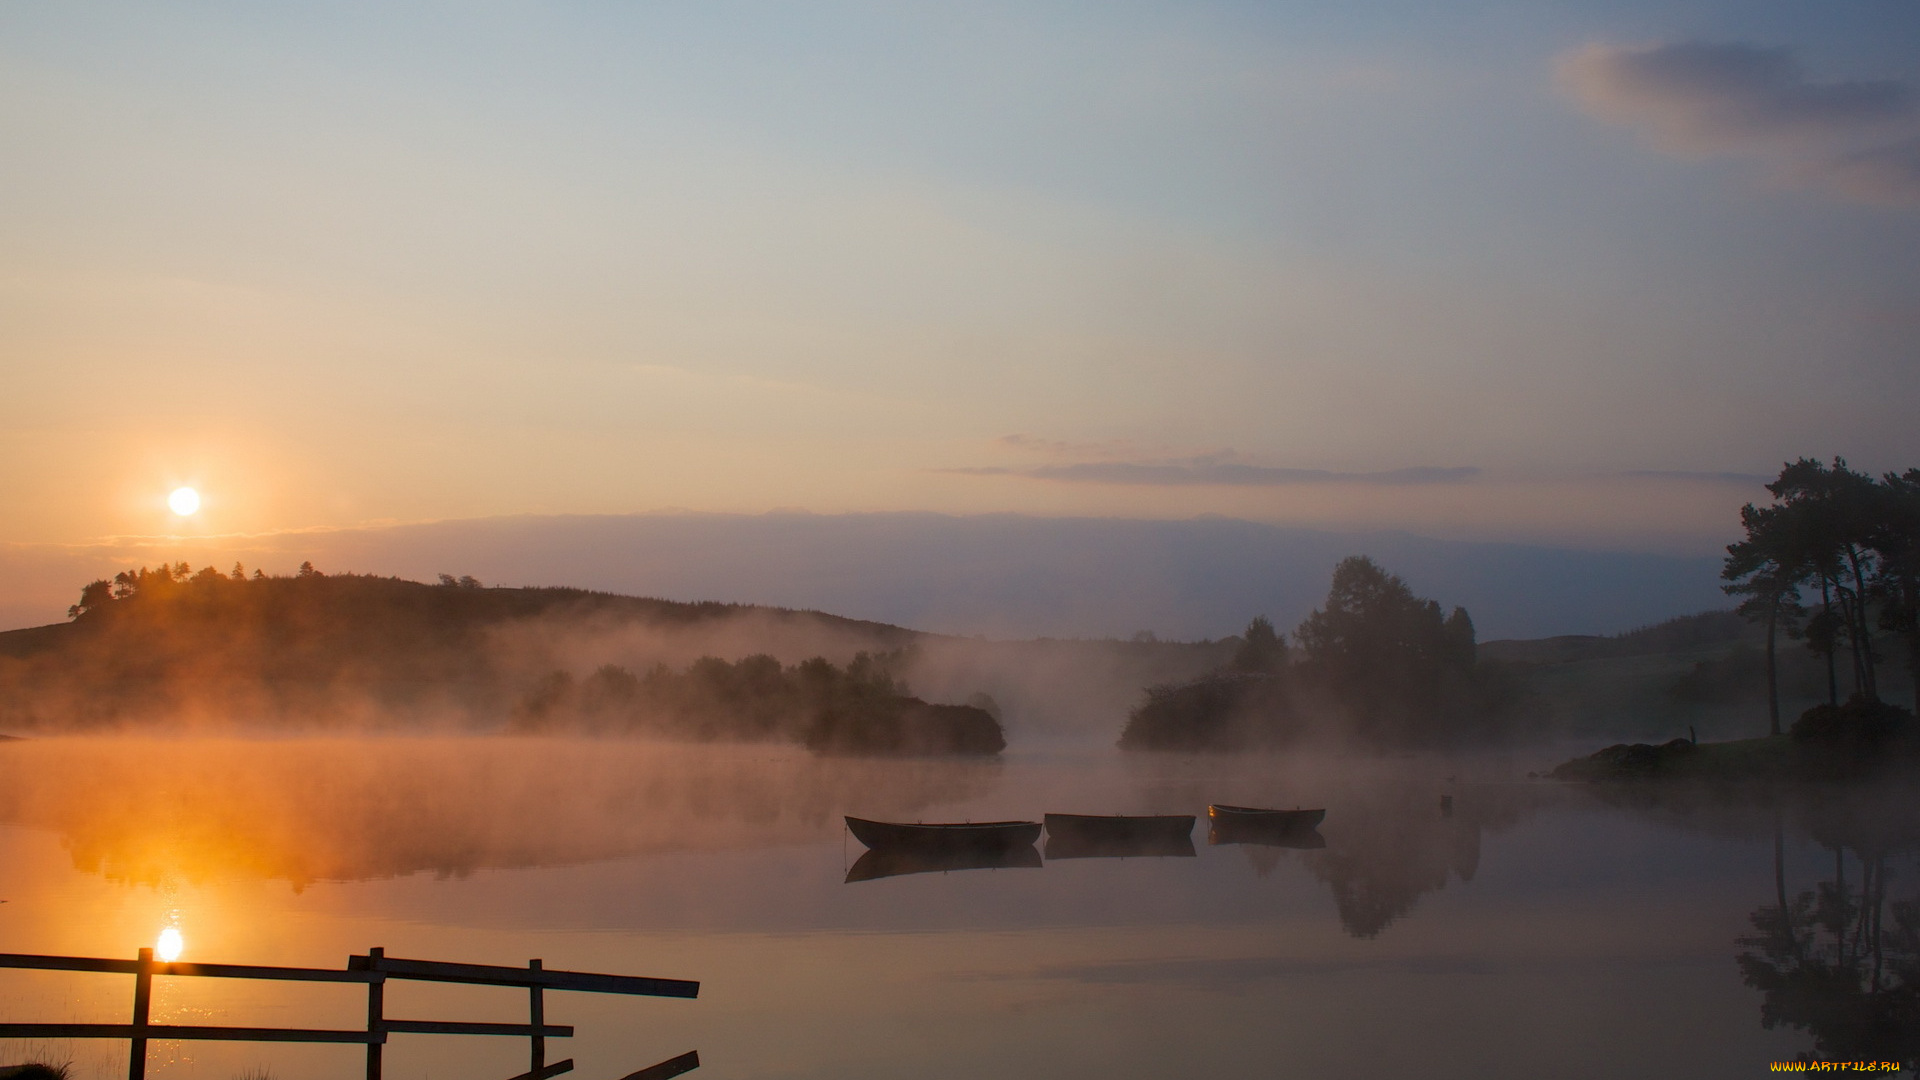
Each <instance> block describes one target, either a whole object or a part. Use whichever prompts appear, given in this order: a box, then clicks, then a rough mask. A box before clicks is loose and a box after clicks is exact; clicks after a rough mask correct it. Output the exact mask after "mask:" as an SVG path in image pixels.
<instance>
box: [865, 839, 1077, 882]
mask: <svg viewBox="0 0 1920 1080" xmlns="http://www.w3.org/2000/svg"><path fill="white" fill-rule="evenodd" d="M1043 865H1044V864H1043V863H1042V862H1041V860H1040V852H1039V851H1037V850H1036V849H1035V848H1034V846H1033V845H1032V844H1026V845H1022V846H1011V847H974V848H968V847H951V846H933V847H917V846H912V845H904V844H903V845H889V846H887V847H879V848H872V849H870V850H868V851H867V852H866V853H865V854H863V855H861V856H860V857H859V858H858V859H856V860H854V863H853V866H852V868H851V869H849V870H848V871H847V884H849V885H851V884H853V883H854V882H856V881H873V880H876V879H878V878H889V877H899V876H901V875H903V874H932V873H942V874H944V873H946V872H948V871H950V870H1005V869H1028V870H1038V869H1040V868H1041V866H1043Z"/></svg>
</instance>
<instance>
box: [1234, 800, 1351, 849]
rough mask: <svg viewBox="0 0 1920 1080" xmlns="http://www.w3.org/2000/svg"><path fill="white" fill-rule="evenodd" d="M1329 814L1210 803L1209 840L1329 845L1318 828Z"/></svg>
mask: <svg viewBox="0 0 1920 1080" xmlns="http://www.w3.org/2000/svg"><path fill="white" fill-rule="evenodd" d="M1326 816H1327V812H1326V810H1325V809H1315V810H1268V809H1263V808H1261V807H1256V806H1229V805H1227V804H1225V803H1215V804H1213V805H1212V806H1209V807H1207V843H1209V844H1270V845H1274V846H1276V847H1325V846H1326V841H1325V840H1324V839H1322V838H1321V836H1320V834H1319V833H1317V832H1315V831H1314V830H1315V829H1316V828H1317V827H1318V826H1319V824H1320V822H1322V821H1323V820H1325V819H1326ZM1316 841H1317V842H1316Z"/></svg>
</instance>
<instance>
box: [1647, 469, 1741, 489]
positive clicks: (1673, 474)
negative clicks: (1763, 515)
mask: <svg viewBox="0 0 1920 1080" xmlns="http://www.w3.org/2000/svg"><path fill="white" fill-rule="evenodd" d="M1620 475H1621V476H1625V477H1631V478H1633V479H1636V480H1640V479H1646V480H1679V481H1687V482H1692V483H1699V484H1737V485H1741V486H1745V487H1751V486H1754V485H1761V484H1767V483H1769V482H1771V481H1772V480H1773V477H1771V476H1762V475H1760V474H1759V473H1743V472H1697V471H1694V470H1690V469H1629V470H1627V471H1626V472H1623V473H1621V474H1620Z"/></svg>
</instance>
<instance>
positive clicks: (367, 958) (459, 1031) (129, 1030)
mask: <svg viewBox="0 0 1920 1080" xmlns="http://www.w3.org/2000/svg"><path fill="white" fill-rule="evenodd" d="M0 968H16V969H25V970H36V971H84V972H95V973H100V974H108V975H131V976H133V979H134V984H133V1022H132V1023H127V1024H12V1023H0V1038H8V1039H126V1040H128V1042H129V1047H128V1053H127V1076H128V1080H145V1077H146V1073H147V1042H148V1041H149V1040H152V1039H168V1040H173V1039H179V1040H213V1041H224V1042H289V1043H360V1044H364V1045H365V1046H366V1048H367V1080H380V1068H381V1050H382V1049H383V1048H384V1046H385V1044H386V1041H387V1036H388V1035H394V1034H406V1035H502V1036H512V1037H517V1038H524V1039H526V1040H528V1070H527V1071H526V1072H524V1073H521V1074H520V1075H518V1076H515V1077H512V1078H510V1080H547V1078H548V1077H554V1076H559V1075H561V1074H562V1073H567V1072H571V1071H572V1070H573V1060H572V1059H571V1058H569V1059H567V1060H565V1061H557V1062H554V1063H552V1064H548V1063H547V1060H546V1053H547V1045H546V1043H547V1040H548V1039H565V1038H570V1037H571V1036H572V1035H573V1026H572V1025H570V1024H549V1023H547V1021H546V992H547V991H548V990H568V991H580V992H585V993H594V994H629V995H638V996H646V997H672V998H694V997H698V996H699V994H700V984H699V983H697V982H692V981H689V980H685V979H650V978H643V977H640V976H634V975H601V974H597V973H594V972H586V971H553V970H549V969H547V968H546V967H544V966H543V965H542V964H541V962H540V961H539V960H529V961H528V962H527V966H526V967H524V968H515V967H498V966H494V965H489V964H458V963H450V962H447V961H441V960H406V959H401V958H399V957H389V956H388V955H386V950H385V949H369V950H367V953H366V955H364V956H350V957H348V958H347V966H346V968H345V969H344V970H341V969H333V968H302V967H262V966H256V965H249V964H189V963H180V962H167V961H158V960H155V959H154V958H153V950H152V949H141V950H140V953H139V955H138V956H137V957H136V958H134V959H132V960H115V959H109V958H104V957H90V956H36V955H31V954H25V953H0ZM156 975H157V976H165V977H201V978H215V979H270V980H273V981H276V982H333V983H360V984H364V985H365V986H366V988H367V1026H366V1028H365V1029H364V1030H329V1029H324V1028H275V1027H223V1026H204V1025H186V1024H155V1023H153V1022H152V1021H151V1020H150V1018H149V1017H150V1014H151V1012H152V1004H153V979H154V977H155V976H156ZM389 979H404V980H408V981H412V982H440V983H473V984H481V985H487V986H508V987H521V988H524V989H525V990H526V991H527V1022H526V1023H524V1024H502V1023H470V1022H465V1021H457V1020H400V1019H395V1018H390V1017H388V1016H387V1015H386V1008H385V1006H386V982H387V980H389ZM699 1067H700V1055H699V1053H698V1052H697V1051H690V1052H688V1053H685V1054H682V1055H680V1056H679V1057H676V1058H670V1059H668V1060H666V1061H662V1062H660V1063H659V1064H657V1065H650V1066H648V1067H647V1068H644V1069H641V1070H639V1071H638V1072H634V1073H629V1074H628V1075H626V1076H624V1077H621V1078H620V1080H669V1078H671V1077H675V1076H679V1075H681V1074H682V1073H686V1072H690V1071H692V1070H694V1069H697V1068H699Z"/></svg>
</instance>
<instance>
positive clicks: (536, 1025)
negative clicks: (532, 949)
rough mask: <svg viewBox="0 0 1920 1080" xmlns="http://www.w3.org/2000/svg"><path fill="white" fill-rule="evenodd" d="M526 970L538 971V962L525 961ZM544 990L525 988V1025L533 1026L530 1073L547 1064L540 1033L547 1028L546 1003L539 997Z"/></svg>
mask: <svg viewBox="0 0 1920 1080" xmlns="http://www.w3.org/2000/svg"><path fill="white" fill-rule="evenodd" d="M527 969H528V970H529V971H539V970H540V961H538V960H529V961H527ZM544 989H545V988H544V987H541V986H538V985H531V986H528V987H527V1023H529V1024H532V1025H533V1046H532V1048H531V1053H532V1063H531V1064H529V1065H528V1066H527V1071H528V1072H530V1073H537V1072H539V1071H540V1070H541V1069H542V1068H544V1067H545V1066H546V1064H547V1037H546V1035H544V1034H542V1033H541V1031H540V1029H541V1028H543V1027H545V1026H547V1003H546V999H545V998H543V997H541V991H542V990H544Z"/></svg>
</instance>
